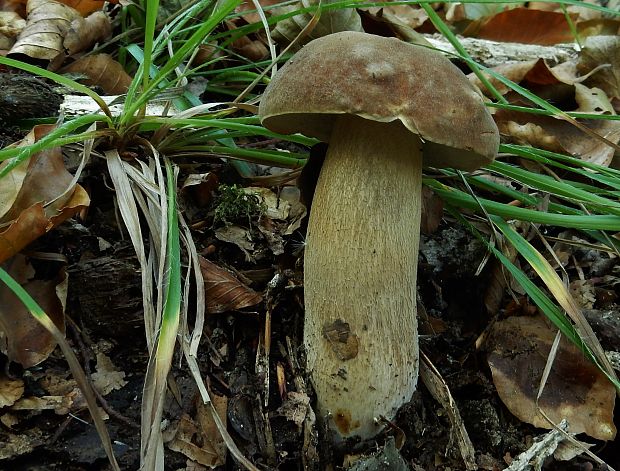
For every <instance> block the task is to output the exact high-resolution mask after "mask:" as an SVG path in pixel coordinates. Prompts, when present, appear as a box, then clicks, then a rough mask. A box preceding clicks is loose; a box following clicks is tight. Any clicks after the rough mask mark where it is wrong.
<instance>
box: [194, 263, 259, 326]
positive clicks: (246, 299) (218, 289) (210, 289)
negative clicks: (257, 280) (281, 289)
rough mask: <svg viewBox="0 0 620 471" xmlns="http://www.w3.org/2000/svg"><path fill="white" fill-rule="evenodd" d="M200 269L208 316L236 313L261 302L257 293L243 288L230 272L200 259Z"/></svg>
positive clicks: (245, 287)
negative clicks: (228, 312) (227, 312)
mask: <svg viewBox="0 0 620 471" xmlns="http://www.w3.org/2000/svg"><path fill="white" fill-rule="evenodd" d="M200 269H201V270H202V276H203V277H204V284H205V291H206V298H207V306H206V309H207V312H208V313H210V314H219V313H222V312H226V311H236V310H238V309H243V308H245V307H250V306H254V305H256V304H258V303H260V302H261V301H262V300H263V297H262V296H261V295H260V294H259V293H257V292H256V291H254V290H252V289H250V288H248V287H247V286H245V285H244V284H243V283H241V282H240V281H239V280H238V279H237V278H235V276H233V275H232V274H231V273H230V272H228V271H227V270H224V269H223V268H221V267H218V266H217V265H216V264H215V263H212V262H210V261H209V260H207V259H205V258H202V257H201V258H200Z"/></svg>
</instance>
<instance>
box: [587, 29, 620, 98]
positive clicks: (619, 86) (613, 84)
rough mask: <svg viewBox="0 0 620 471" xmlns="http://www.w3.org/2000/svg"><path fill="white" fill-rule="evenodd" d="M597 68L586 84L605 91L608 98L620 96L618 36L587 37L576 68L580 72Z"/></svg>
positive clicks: (619, 48) (619, 46) (619, 47)
mask: <svg viewBox="0 0 620 471" xmlns="http://www.w3.org/2000/svg"><path fill="white" fill-rule="evenodd" d="M600 65H606V66H605V67H601V68H599V69H598V70H597V71H596V72H595V73H593V74H592V75H591V76H590V77H588V79H587V80H586V82H585V83H586V84H587V85H588V86H591V87H597V88H600V89H602V90H604V91H605V93H606V94H607V96H609V97H610V98H614V97H616V98H617V97H620V38H619V37H618V36H596V37H591V38H587V39H586V41H585V44H584V47H583V49H582V50H581V53H580V54H579V59H578V61H577V69H578V70H579V72H581V73H582V74H587V73H589V72H590V71H591V70H593V69H595V68H597V67H599V66H600Z"/></svg>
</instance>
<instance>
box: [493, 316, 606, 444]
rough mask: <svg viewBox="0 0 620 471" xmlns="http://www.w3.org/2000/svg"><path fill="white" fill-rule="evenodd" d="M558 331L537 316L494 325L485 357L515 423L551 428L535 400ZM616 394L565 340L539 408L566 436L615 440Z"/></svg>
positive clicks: (603, 377)
mask: <svg viewBox="0 0 620 471" xmlns="http://www.w3.org/2000/svg"><path fill="white" fill-rule="evenodd" d="M555 335H556V329H555V328H551V327H550V326H549V324H548V321H547V320H546V319H543V318H542V317H541V316H539V317H511V318H509V319H506V320H504V321H500V322H497V323H496V324H494V326H493V328H492V331H491V334H490V338H489V343H488V345H489V347H490V348H491V353H490V354H489V357H488V362H489V366H490V367H491V373H492V374H493V382H494V383H495V387H496V388H497V392H498V394H499V396H500V398H501V399H502V401H503V403H504V404H505V405H506V407H508V409H509V410H510V412H512V413H513V414H514V415H515V416H516V417H517V418H519V419H520V420H522V421H524V422H528V423H530V424H532V425H534V426H536V427H541V428H546V429H551V428H553V427H552V426H551V425H550V424H549V423H548V422H547V421H546V420H545V419H544V418H543V417H542V416H541V415H540V413H539V412H538V411H537V409H536V396H537V394H538V388H539V384H540V381H541V377H542V373H543V370H544V368H545V364H546V361H547V356H548V354H549V351H550V349H551V344H552V343H553V340H554V338H555ZM615 396H616V394H615V389H614V386H613V385H612V384H611V382H610V381H609V380H608V379H607V378H606V377H605V376H604V375H603V374H602V373H601V372H600V371H599V369H598V368H597V367H596V366H595V365H594V364H592V363H591V362H589V361H588V360H587V359H586V358H585V356H584V354H583V353H582V352H581V351H579V350H578V349H577V348H576V347H575V346H574V345H573V344H571V343H570V342H569V341H568V340H567V339H566V338H562V340H561V342H560V348H559V350H558V352H557V356H556V358H555V361H554V363H553V367H552V368H551V373H550V374H549V377H548V380H547V383H546V386H545V389H544V391H543V394H542V396H541V398H540V400H539V406H540V408H541V409H542V410H543V411H544V412H545V414H547V416H548V417H549V418H550V419H551V420H552V421H554V422H555V423H559V422H560V421H561V420H562V419H564V418H565V419H567V420H568V423H569V424H570V429H569V431H570V432H574V433H582V432H583V433H587V434H588V435H590V436H591V437H594V438H596V439H599V440H612V439H613V438H614V437H615V435H616V427H615V425H614V422H613V409H614V402H615Z"/></svg>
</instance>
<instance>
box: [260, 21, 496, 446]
mask: <svg viewBox="0 0 620 471" xmlns="http://www.w3.org/2000/svg"><path fill="white" fill-rule="evenodd" d="M259 114H260V117H261V122H262V124H263V125H264V126H265V127H266V128H268V129H270V130H273V131H275V132H279V133H282V134H291V133H297V132H299V133H302V134H305V135H307V136H312V137H315V138H318V139H319V140H321V141H324V142H328V143H329V147H328V150H327V156H326V158H325V162H324V164H323V167H322V169H321V173H320V176H319V180H318V183H317V187H316V190H315V193H314V199H313V202H312V211H311V214H310V219H309V222H308V234H307V238H306V249H305V258H304V297H305V308H306V313H305V321H304V347H305V349H306V353H307V368H308V370H309V372H310V376H311V379H312V383H313V386H314V389H315V391H316V395H317V407H318V411H319V413H320V415H321V417H322V418H323V419H324V420H325V421H326V424H327V426H328V428H329V429H330V430H331V431H332V432H333V434H334V440H335V441H337V442H338V441H341V440H343V439H345V438H347V437H350V436H355V435H358V436H360V437H361V438H362V439H368V438H371V437H373V436H374V435H375V434H376V433H377V432H378V431H379V430H380V428H381V427H380V426H381V423H380V421H379V420H378V419H379V418H380V417H385V418H387V419H392V418H393V417H394V415H395V413H396V411H397V409H398V408H399V407H400V406H401V405H403V404H404V403H406V402H407V401H409V400H410V398H411V396H412V394H413V392H414V391H415V389H416V384H417V378H418V369H419V351H418V331H417V318H416V272H417V264H418V243H419V231H420V206H421V191H422V166H423V165H426V166H432V167H444V166H445V167H454V168H457V169H461V170H466V171H471V170H474V169H476V168H478V167H480V166H482V165H485V164H487V163H490V162H492V161H493V159H494V157H495V155H496V153H497V149H498V146H499V134H498V131H497V127H496V126H495V123H494V122H493V119H492V117H491V115H490V114H489V112H488V111H487V109H486V107H485V105H484V103H483V101H482V99H481V97H480V94H479V93H478V92H477V90H476V89H475V88H474V86H473V85H471V84H470V83H469V81H468V80H467V78H466V77H465V76H464V75H463V74H462V73H461V72H460V71H459V69H458V68H457V67H456V66H454V65H453V64H452V63H451V62H450V61H449V60H448V59H446V58H445V57H443V56H442V55H441V54H439V53H438V52H435V51H432V50H430V49H427V48H425V47H422V46H416V45H411V44H408V43H405V42H402V41H400V40H398V39H395V38H384V37H378V36H373V35H370V34H366V33H358V32H350V31H347V32H342V33H336V34H331V35H329V36H325V37H323V38H320V39H316V40H314V41H312V42H311V43H309V44H308V45H306V46H305V47H304V48H303V49H302V50H301V51H300V52H298V53H297V54H296V55H295V56H294V57H293V58H292V59H291V60H289V61H288V63H287V64H285V65H284V67H282V69H281V70H280V71H279V72H278V73H277V74H276V75H275V77H274V78H273V80H272V81H271V82H270V84H269V85H268V86H267V88H266V90H265V93H264V95H263V97H262V100H261V102H260V107H259Z"/></svg>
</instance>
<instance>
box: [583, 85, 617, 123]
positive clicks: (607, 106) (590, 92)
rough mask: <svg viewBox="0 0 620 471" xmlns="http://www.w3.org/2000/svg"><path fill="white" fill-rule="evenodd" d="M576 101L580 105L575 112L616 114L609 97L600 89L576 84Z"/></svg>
mask: <svg viewBox="0 0 620 471" xmlns="http://www.w3.org/2000/svg"><path fill="white" fill-rule="evenodd" d="M575 101H576V102H577V105H578V108H577V109H576V110H575V111H580V112H582V113H597V114H610V115H614V114H616V112H615V111H614V107H613V105H612V104H611V101H610V100H609V97H608V96H607V94H606V93H605V92H604V91H603V90H601V89H600V88H596V87H593V88H588V87H586V86H585V85H582V84H580V83H576V84H575Z"/></svg>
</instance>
